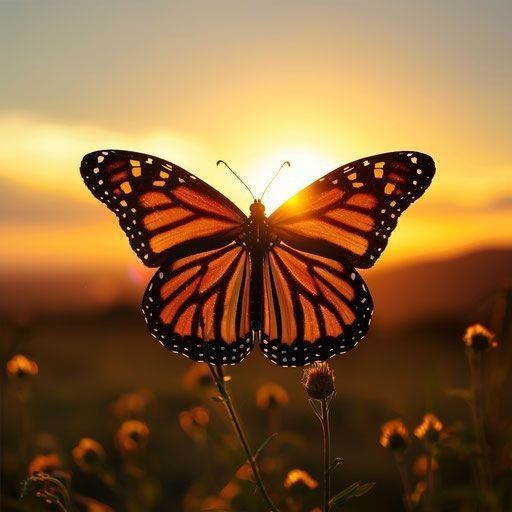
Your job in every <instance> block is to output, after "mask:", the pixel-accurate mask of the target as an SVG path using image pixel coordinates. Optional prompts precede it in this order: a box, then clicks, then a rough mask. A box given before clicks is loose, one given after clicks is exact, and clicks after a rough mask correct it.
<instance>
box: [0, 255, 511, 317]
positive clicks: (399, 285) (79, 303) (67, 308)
mask: <svg viewBox="0 0 512 512" xmlns="http://www.w3.org/2000/svg"><path fill="white" fill-rule="evenodd" d="M150 274H151V270H149V271H144V274H143V275H139V276H138V280H137V279H136V280H135V281H138V282H137V284H135V283H134V280H133V277H132V279H131V278H130V277H129V276H128V272H126V271H124V272H121V271H119V272H117V273H112V271H111V270H110V269H105V270H102V271H101V272H95V271H91V272H90V273H87V272H73V271H71V270H70V271H67V272H64V271H63V272H62V273H60V274H59V275H49V274H40V273H39V274H37V273H34V274H23V275H19V274H12V273H8V272H5V271H4V272H1V273H0V289H1V290H2V293H1V294H0V314H5V313H6V314H13V313H14V314H16V313H25V312H26V313H34V314H39V313H52V314H66V313H68V312H77V311H78V312H80V311H83V312H87V311H94V310H98V309H104V308H106V307H114V306H116V305H128V306H130V307H138V306H139V304H140V301H141V298H142V294H143V291H144V288H145V286H146V282H147V281H148V280H149V275H150ZM364 278H365V280H366V281H367V283H368V286H369V288H370V291H371V293H372V296H373V299H374V303H375V317H374V322H375V323H376V324H378V325H379V326H381V327H394V326H397V325H399V324H400V323H403V322H413V321H417V320H420V319H421V318H426V317H432V316H436V317H438V316H439V317H449V316H454V315H457V316H460V315H467V314H470V313H471V311H473V310H474V309H475V307H477V306H478V304H479V302H482V301H483V300H485V299H486V297H487V298H489V297H490V296H491V295H492V294H493V293H495V292H496V290H498V289H499V288H502V287H504V286H512V248H503V249H485V250H478V251H474V252H470V253H467V254H464V255H462V256H457V257H454V258H451V259H439V260H433V261H430V262H423V263H410V264H404V265H400V266H396V267H387V268H383V269H380V268H379V267H378V266H376V268H375V269H371V270H369V271H366V272H364Z"/></svg>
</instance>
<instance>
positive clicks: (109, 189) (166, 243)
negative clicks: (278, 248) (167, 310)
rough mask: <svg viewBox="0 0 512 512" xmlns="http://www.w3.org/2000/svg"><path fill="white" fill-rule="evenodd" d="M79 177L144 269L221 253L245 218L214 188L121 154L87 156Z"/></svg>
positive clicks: (159, 163) (151, 160) (172, 168)
mask: <svg viewBox="0 0 512 512" xmlns="http://www.w3.org/2000/svg"><path fill="white" fill-rule="evenodd" d="M80 172H81V174H82V177H83V179H84V181H85V183H86V185H87V186H88V188H89V189H90V190H91V192H92V193H93V194H94V196H95V197H97V198H98V199H99V200H100V201H102V202H103V203H105V204H106V205H107V206H108V208H109V209H110V210H112V211H113V212H114V213H115V214H116V215H117V217H118V219H119V223H120V225H121V227H122V229H123V230H124V232H125V233H126V235H127V236H128V239H129V241H130V244H131V246H132V248H133V249H134V251H135V252H136V254H137V255H138V256H139V258H140V259H141V260H142V261H143V262H144V263H145V264H146V265H148V266H151V267H156V266H160V265H162V264H163V263H164V262H165V261H166V260H167V259H168V258H169V257H173V258H176V257H178V256H181V255H186V254H189V253H192V252H195V251H204V250H207V249H213V248H215V247H221V246H223V245H226V244H228V243H230V242H231V241H232V240H234V239H235V238H236V237H237V236H238V235H239V234H240V233H241V231H242V226H243V224H244V222H245V221H246V216H245V215H244V213H242V211H241V210H240V209H239V208H238V207H237V206H235V205H234V204H233V203H232V202H231V201H229V199H227V198H226V197H224V196H223V195H222V194H221V193H219V192H217V191H216V190H215V189H214V188H213V187H211V186H209V185H207V184H206V183H205V182H203V181H202V180H200V179H199V178H197V177H196V176H194V175H193V174H191V173H189V172H187V171H185V170H184V169H182V168H181V167H178V166H177V165H175V164H171V163H170V162H167V161H165V160H162V159H160V158H157V157H154V156H150V155H145V154H141V153H135V152H130V151H121V150H104V151H96V152H94V153H89V154H88V155H86V156H85V157H84V158H83V160H82V165H81V167H80Z"/></svg>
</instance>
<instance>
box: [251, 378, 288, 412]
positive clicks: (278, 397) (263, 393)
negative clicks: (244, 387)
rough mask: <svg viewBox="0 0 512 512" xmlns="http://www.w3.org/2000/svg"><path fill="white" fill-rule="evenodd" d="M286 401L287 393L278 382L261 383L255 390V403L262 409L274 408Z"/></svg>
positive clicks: (284, 403)
mask: <svg viewBox="0 0 512 512" xmlns="http://www.w3.org/2000/svg"><path fill="white" fill-rule="evenodd" d="M287 403H288V393H287V392H286V390H285V389H284V388H283V387H282V386H280V385H279V384H272V383H268V384H263V385H262V386H260V387H259V388H258V391H257V392H256V405H257V406H258V407H259V408H260V409H263V410H268V409H276V408H278V407H282V406H284V405H286V404H287Z"/></svg>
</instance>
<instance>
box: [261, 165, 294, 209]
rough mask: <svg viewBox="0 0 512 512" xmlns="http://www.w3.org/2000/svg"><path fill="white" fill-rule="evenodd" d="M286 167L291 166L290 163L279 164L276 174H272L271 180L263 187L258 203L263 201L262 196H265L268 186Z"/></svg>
mask: <svg viewBox="0 0 512 512" xmlns="http://www.w3.org/2000/svg"><path fill="white" fill-rule="evenodd" d="M285 165H287V166H288V167H291V164H290V162H288V160H286V162H283V163H282V164H281V167H279V169H278V170H277V172H276V173H274V176H272V179H271V180H270V181H269V182H268V184H267V186H266V187H265V190H264V191H263V194H261V197H260V201H261V200H262V199H263V196H264V195H265V193H266V192H267V190H268V189H269V187H270V185H272V183H273V181H274V180H275V179H276V178H277V176H278V174H279V173H280V172H281V169H282V168H283V167H284V166H285Z"/></svg>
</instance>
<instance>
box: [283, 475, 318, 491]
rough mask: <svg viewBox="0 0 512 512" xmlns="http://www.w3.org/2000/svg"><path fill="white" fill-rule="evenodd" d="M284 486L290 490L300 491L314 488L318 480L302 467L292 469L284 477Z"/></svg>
mask: <svg viewBox="0 0 512 512" xmlns="http://www.w3.org/2000/svg"><path fill="white" fill-rule="evenodd" d="M284 486H285V487H286V488H287V489H290V490H291V491H299V492H302V491H304V490H306V489H316V488H317V487H318V482H317V481H316V480H314V479H313V478H312V477H311V476H310V475H309V474H308V473H306V472H305V471H303V470H302V469H292V470H291V471H289V472H288V474H287V475H286V478H285V479H284Z"/></svg>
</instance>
